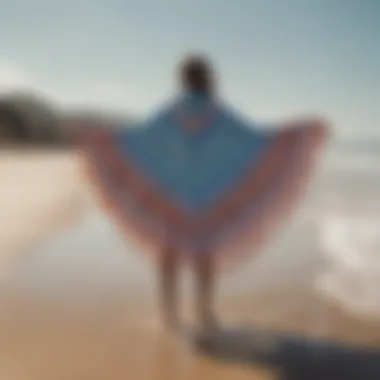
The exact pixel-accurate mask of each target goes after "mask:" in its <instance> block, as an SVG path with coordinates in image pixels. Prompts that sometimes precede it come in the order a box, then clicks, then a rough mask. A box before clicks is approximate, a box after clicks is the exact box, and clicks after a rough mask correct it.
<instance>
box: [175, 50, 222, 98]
mask: <svg viewBox="0 0 380 380" xmlns="http://www.w3.org/2000/svg"><path fill="white" fill-rule="evenodd" d="M179 80H180V85H181V87H182V89H183V90H184V91H186V92H196V93H200V94H205V95H213V94H214V90H215V88H214V86H215V83H214V81H215V73H214V70H213V68H212V66H211V64H210V62H209V61H208V60H207V59H206V58H205V57H203V56H201V55H192V56H189V57H187V58H186V59H184V60H183V62H182V64H181V66H180V73H179Z"/></svg>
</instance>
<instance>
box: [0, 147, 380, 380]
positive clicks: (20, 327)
mask: <svg viewBox="0 0 380 380" xmlns="http://www.w3.org/2000/svg"><path fill="white" fill-rule="evenodd" d="M0 210H1V213H0V225H1V226H2V228H1V229H0V253H1V255H0V257H1V261H0V265H1V272H0V275H1V277H0V284H1V286H0V303H1V308H0V337H1V339H0V353H1V355H0V358H1V359H0V378H1V379H9V380H24V379H25V380H26V379H28V380H29V379H30V380H32V379H33V380H34V379H36V380H44V379H46V380H51V379H57V380H59V379H65V380H66V379H70V380H75V379H78V380H79V379H80V380H84V379H91V380H96V379H113V380H117V379H141V380H143V379H165V380H170V379H179V378H184V379H189V380H190V379H209V380H211V379H218V380H223V379H235V380H240V379H258V380H261V379H263V380H264V379H276V378H277V377H276V376H277V373H276V372H277V371H276V370H274V368H272V367H271V366H268V365H264V364H259V363H258V362H255V361H254V360H251V359H250V360H240V361H232V362H227V361H225V360H222V359H220V358H219V359H218V358H215V357H208V356H206V355H200V354H199V352H196V350H195V348H194V346H193V345H192V344H190V342H189V339H190V338H189V337H188V335H187V334H185V333H183V334H175V333H173V332H168V331H165V330H164V329H163V328H162V327H161V325H160V323H159V315H158V311H159V310H158V308H157V299H156V297H155V296H156V293H155V292H156V289H155V280H156V278H155V272H154V267H153V266H152V265H149V263H147V262H146V261H144V259H142V258H140V257H139V255H138V254H136V253H135V252H132V250H131V248H130V247H127V246H125V244H124V243H123V242H122V240H121V239H120V238H119V237H118V234H117V232H116V231H115V230H114V228H113V226H112V224H111V223H110V222H109V221H108V219H107V218H106V217H104V215H103V214H102V212H101V211H100V210H98V208H97V207H96V204H95V203H94V202H93V200H92V196H91V194H90V193H89V190H88V188H87V187H86V184H85V182H84V179H83V177H82V175H81V173H80V172H79V168H78V162H77V158H76V156H75V154H74V153H73V152H69V151H66V152H65V151H60V152H54V151H45V152H38V151H33V152H31V151H29V152H17V151H3V152H2V153H1V154H0ZM295 223H297V222H295ZM299 223H301V222H299ZM311 229H313V225H312V224H310V225H308V226H305V227H304V230H303V234H304V236H305V237H306V238H307V239H309V240H310V244H309V246H310V252H308V254H307V255H306V254H304V252H301V253H300V254H299V256H297V255H295V256H294V255H293V256H292V260H293V261H291V262H289V259H288V257H290V256H288V254H289V253H290V252H293V251H294V239H293V240H292V234H291V233H289V235H288V240H289V244H288V245H286V246H283V248H282V249H281V250H279V249H276V247H272V250H271V251H270V252H269V253H267V254H266V253H265V252H264V253H263V254H262V255H261V256H260V257H258V258H254V259H252V260H251V261H250V262H249V263H247V265H245V266H244V267H243V268H237V269H236V270H234V271H233V272H231V273H228V274H226V275H225V276H223V277H222V278H221V279H220V284H219V291H218V299H217V309H218V312H219V315H220V317H221V319H222V322H223V325H224V326H227V328H228V329H231V330H235V329H238V328H244V329H246V330H245V331H246V333H245V334H244V333H243V335H245V337H247V336H248V335H249V333H248V332H249V331H251V328H254V329H259V330H263V331H264V330H265V331H266V330H270V331H272V332H273V331H276V332H288V333H292V334H293V333H294V334H295V333H297V334H299V335H300V336H305V337H309V338H324V339H326V338H329V339H332V340H334V341H336V342H348V343H354V344H355V345H362V346H368V347H374V346H375V347H377V346H378V345H380V329H379V325H378V324H376V323H375V322H369V321H364V320H361V319H360V318H359V317H357V316H354V315H350V314H348V313H347V312H344V311H343V310H342V309H340V308H339V307H338V306H337V305H335V303H334V302H332V300H328V299H325V298H323V297H321V296H320V295H319V294H318V293H317V292H316V291H315V289H314V282H315V274H316V273H317V272H318V270H320V268H321V267H323V265H324V262H323V258H322V255H321V254H320V252H319V251H318V249H316V248H314V245H313V244H312V239H313V236H314V235H313V231H311ZM294 233H296V232H294ZM298 233H299V232H298ZM308 234H310V236H309V235H308ZM308 236H309V237H308ZM190 284H191V283H190V281H189V278H188V275H187V274H185V279H184V301H183V316H184V320H185V321H186V322H188V323H189V324H191V321H192V315H191V314H192V313H191V310H192V302H193V299H192V297H191V296H192V292H191V287H190ZM235 332H236V334H235V336H238V332H237V331H235ZM238 340H239V339H238ZM265 341H266V342H267V343H268V342H269V343H270V345H269V346H270V347H272V345H273V347H272V348H269V350H275V346H276V343H273V341H272V340H269V341H268V339H266V340H265ZM249 344H251V345H252V344H253V345H256V346H257V347H261V345H260V344H259V343H258V340H256V339H255V338H253V339H252V341H251V342H250V343H249ZM226 345H227V346H228V348H229V349H232V346H233V345H232V344H227V343H226ZM256 346H255V347H256ZM261 348H262V347H261ZM240 349H241V350H243V351H244V347H243V348H240ZM236 350H237V351H238V350H239V349H238V348H236ZM250 350H251V348H250ZM230 356H231V355H230ZM238 356H239V354H238ZM240 356H243V357H244V355H243V354H242V355H240Z"/></svg>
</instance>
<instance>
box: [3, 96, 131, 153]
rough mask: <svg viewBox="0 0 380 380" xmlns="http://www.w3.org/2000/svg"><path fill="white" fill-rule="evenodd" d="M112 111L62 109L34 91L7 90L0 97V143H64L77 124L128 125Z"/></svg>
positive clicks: (126, 121)
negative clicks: (7, 91)
mask: <svg viewBox="0 0 380 380" xmlns="http://www.w3.org/2000/svg"><path fill="white" fill-rule="evenodd" d="M131 123H132V120H131V119H127V118H125V117H122V116H121V115H119V114H117V113H116V112H115V113H113V112H103V111H101V110H99V109H71V110H65V111H63V110H62V109H61V108H60V107H58V106H57V105H56V104H54V103H53V102H51V101H49V100H48V99H46V98H44V97H42V96H40V95H37V94H34V93H25V92H23V93H10V94H7V95H3V96H1V97H0V145H1V146H8V145H17V146H20V147H23V146H47V147H54V146H67V145H70V144H72V143H73V140H74V138H75V136H76V134H77V133H78V132H80V129H81V128H92V127H94V128H107V129H108V128H118V127H121V126H125V125H130V124H131Z"/></svg>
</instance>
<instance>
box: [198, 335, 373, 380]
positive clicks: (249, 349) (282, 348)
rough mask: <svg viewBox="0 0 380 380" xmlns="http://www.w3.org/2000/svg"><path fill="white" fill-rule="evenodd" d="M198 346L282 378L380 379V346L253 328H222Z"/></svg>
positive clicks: (217, 356) (210, 352)
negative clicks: (339, 341)
mask: <svg viewBox="0 0 380 380" xmlns="http://www.w3.org/2000/svg"><path fill="white" fill-rule="evenodd" d="M196 347H197V349H198V350H200V351H201V352H202V353H203V354H206V355H208V356H210V357H212V358H215V359H217V360H221V361H226V362H235V363H242V364H252V365H255V364H256V365H257V364H259V365H265V366H269V367H271V368H274V369H275V370H276V371H278V372H279V374H280V375H279V376H280V377H279V379H281V380H322V379H323V380H379V379H380V350H371V349H364V348H363V349H361V348H358V347H349V346H345V345H341V344H337V343H335V342H329V341H324V340H312V339H308V338H305V337H299V336H294V335H289V334H277V333H272V332H263V331H260V332H259V331H255V330H253V329H251V328H240V329H221V330H219V331H218V332H217V333H216V334H215V335H214V336H213V337H212V338H211V339H210V340H208V341H207V343H206V342H197V344H196Z"/></svg>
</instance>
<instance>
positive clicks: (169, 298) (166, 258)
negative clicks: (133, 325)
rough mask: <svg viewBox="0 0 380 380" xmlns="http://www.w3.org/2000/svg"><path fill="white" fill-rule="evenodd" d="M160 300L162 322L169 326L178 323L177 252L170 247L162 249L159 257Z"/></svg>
mask: <svg viewBox="0 0 380 380" xmlns="http://www.w3.org/2000/svg"><path fill="white" fill-rule="evenodd" d="M160 260H161V261H160V266H161V267H160V272H161V273H160V275H161V292H162V294H161V297H162V298H161V300H162V312H163V319H164V323H165V324H166V325H167V326H169V327H175V326H176V325H177V324H178V315H177V274H178V273H177V272H178V257H177V252H176V251H175V250H174V249H172V248H166V249H165V250H163V251H162V253H161V257H160Z"/></svg>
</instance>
